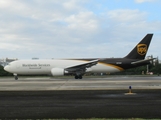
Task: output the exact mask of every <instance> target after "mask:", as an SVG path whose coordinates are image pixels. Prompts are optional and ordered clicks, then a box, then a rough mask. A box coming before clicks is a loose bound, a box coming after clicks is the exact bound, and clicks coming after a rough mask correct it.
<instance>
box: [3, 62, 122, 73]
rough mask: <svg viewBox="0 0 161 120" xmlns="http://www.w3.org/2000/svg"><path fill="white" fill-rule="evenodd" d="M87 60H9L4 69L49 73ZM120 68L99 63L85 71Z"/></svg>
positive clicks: (116, 69)
mask: <svg viewBox="0 0 161 120" xmlns="http://www.w3.org/2000/svg"><path fill="white" fill-rule="evenodd" d="M86 62H88V61H86V60H76V59H73V60H71V59H69V60H68V59H51V60H17V61H14V62H11V63H10V64H9V65H7V66H5V68H4V69H5V70H6V71H8V72H10V73H13V74H22V75H30V74H34V75H36V74H51V70H52V69H53V68H61V69H65V68H68V67H71V66H77V65H80V64H84V63H86ZM119 71H120V69H119V68H117V67H116V66H113V65H109V64H104V63H99V62H98V64H96V65H94V66H92V67H90V68H87V71H86V72H99V73H101V72H102V73H107V72H119Z"/></svg>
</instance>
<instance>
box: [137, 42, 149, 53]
mask: <svg viewBox="0 0 161 120" xmlns="http://www.w3.org/2000/svg"><path fill="white" fill-rule="evenodd" d="M137 51H138V54H140V55H145V54H146V52H147V45H146V44H139V45H137Z"/></svg>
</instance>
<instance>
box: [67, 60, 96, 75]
mask: <svg viewBox="0 0 161 120" xmlns="http://www.w3.org/2000/svg"><path fill="white" fill-rule="evenodd" d="M98 61H99V60H92V61H89V62H86V63H82V64H78V65H74V66H69V67H67V68H65V70H66V71H69V72H79V71H82V72H85V71H86V68H90V67H92V66H94V65H96V64H97V63H98Z"/></svg>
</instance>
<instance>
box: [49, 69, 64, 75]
mask: <svg viewBox="0 0 161 120" xmlns="http://www.w3.org/2000/svg"><path fill="white" fill-rule="evenodd" d="M66 72H67V71H65V70H64V69H63V68H53V69H51V74H52V75H53V76H63V75H65V73H66Z"/></svg>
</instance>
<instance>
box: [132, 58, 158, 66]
mask: <svg viewBox="0 0 161 120" xmlns="http://www.w3.org/2000/svg"><path fill="white" fill-rule="evenodd" d="M154 59H156V58H151V59H145V60H139V61H135V62H132V63H131V64H133V65H135V64H140V63H144V62H150V61H152V60H154Z"/></svg>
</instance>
